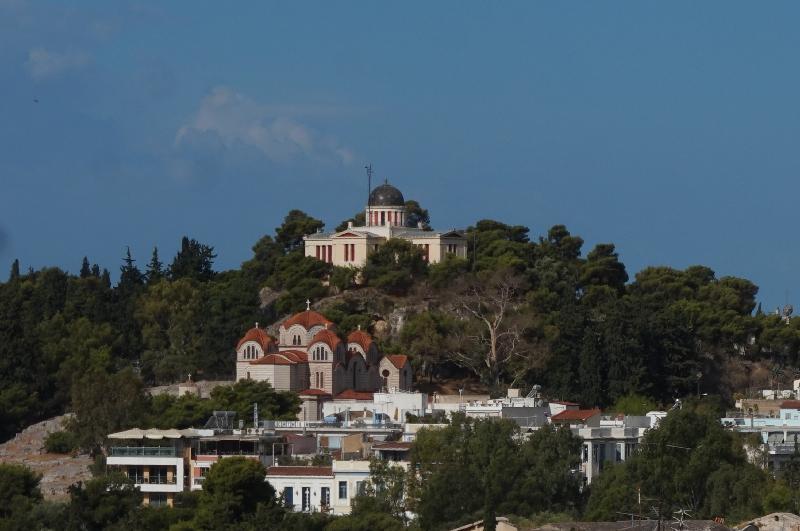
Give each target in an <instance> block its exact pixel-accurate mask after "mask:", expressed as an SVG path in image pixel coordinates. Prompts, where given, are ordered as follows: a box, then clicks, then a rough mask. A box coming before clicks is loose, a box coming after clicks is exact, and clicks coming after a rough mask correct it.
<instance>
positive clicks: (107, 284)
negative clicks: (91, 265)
mask: <svg viewBox="0 0 800 531" xmlns="http://www.w3.org/2000/svg"><path fill="white" fill-rule="evenodd" d="M100 278H101V279H102V281H103V285H104V286H105V287H106V288H108V289H111V273H109V272H108V269H106V268H103V274H102V275H101V276H100Z"/></svg>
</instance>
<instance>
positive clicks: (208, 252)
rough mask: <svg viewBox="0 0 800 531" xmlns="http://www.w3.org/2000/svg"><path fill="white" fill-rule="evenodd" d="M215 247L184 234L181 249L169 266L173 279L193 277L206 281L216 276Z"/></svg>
mask: <svg viewBox="0 0 800 531" xmlns="http://www.w3.org/2000/svg"><path fill="white" fill-rule="evenodd" d="M216 257H217V255H216V254H214V248H213V247H211V246H210V245H204V244H202V243H200V242H198V241H197V240H195V239H189V238H188V237H186V236H184V237H183V239H182V240H181V250H180V251H178V254H177V255H175V259H174V260H173V261H172V265H171V266H170V267H169V276H170V278H171V279H172V280H177V279H179V278H191V279H194V280H199V281H201V282H205V281H207V280H211V278H212V277H213V276H214V269H213V266H214V258H216Z"/></svg>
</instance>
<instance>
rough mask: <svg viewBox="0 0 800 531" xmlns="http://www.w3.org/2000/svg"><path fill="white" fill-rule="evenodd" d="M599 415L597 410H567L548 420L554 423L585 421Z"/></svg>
mask: <svg viewBox="0 0 800 531" xmlns="http://www.w3.org/2000/svg"><path fill="white" fill-rule="evenodd" d="M599 414H600V410H599V409H567V410H566V411H562V412H561V413H559V414H557V415H553V416H552V417H550V420H552V421H555V422H558V421H561V420H567V421H569V420H587V419H590V418H592V417H594V416H595V415H599Z"/></svg>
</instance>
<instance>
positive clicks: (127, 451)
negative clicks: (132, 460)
mask: <svg viewBox="0 0 800 531" xmlns="http://www.w3.org/2000/svg"><path fill="white" fill-rule="evenodd" d="M177 454H178V453H177V452H176V451H175V448H172V447H171V446H112V447H111V448H110V451H109V454H108V455H110V456H112V457H176V456H177Z"/></svg>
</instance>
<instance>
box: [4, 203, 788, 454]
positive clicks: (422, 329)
mask: <svg viewBox="0 0 800 531" xmlns="http://www.w3.org/2000/svg"><path fill="white" fill-rule="evenodd" d="M415 204H416V203H415ZM415 208H416V209H419V211H420V212H422V213H423V214H420V215H422V216H423V218H424V216H426V215H427V214H426V212H425V211H424V209H421V207H419V205H418V204H416V206H415ZM322 225H323V224H322V222H321V221H319V220H317V219H314V218H313V217H311V216H308V215H307V214H305V213H303V212H300V211H297V210H293V211H291V212H290V213H289V214H288V215H287V216H286V219H285V221H284V223H283V224H282V225H281V226H280V227H278V228H277V229H276V230H275V233H274V235H267V236H264V237H262V238H261V239H259V241H257V242H256V243H255V245H254V246H253V256H252V258H251V259H250V260H247V261H246V262H244V263H243V264H242V266H241V268H239V269H236V270H229V271H222V272H218V271H215V270H214V267H213V264H214V259H215V258H216V254H215V252H214V248H213V247H212V246H211V245H208V244H205V243H201V242H198V241H196V240H194V239H191V238H189V237H186V238H184V239H183V240H182V242H181V245H180V248H179V250H178V252H177V253H176V254H175V255H174V258H173V259H172V260H171V262H170V263H169V264H168V265H165V264H164V263H163V262H162V261H161V258H160V255H159V252H158V249H154V250H153V253H152V256H151V258H150V260H149V261H148V262H147V264H146V265H144V266H143V267H140V266H139V265H137V264H138V263H137V261H136V259H135V258H134V257H133V256H132V255H131V254H130V252H129V253H128V255H127V256H126V258H125V259H124V260H123V262H122V264H121V267H120V278H119V281H118V282H117V283H116V284H114V285H112V283H111V280H110V274H109V272H108V271H107V270H104V269H102V268H101V267H100V266H99V265H97V264H92V263H91V262H90V261H89V259H88V258H85V259H84V260H83V263H82V264H81V266H80V268H79V270H78V273H77V274H71V273H68V272H66V271H63V270H61V269H58V268H44V269H41V270H38V271H35V270H29V271H28V272H22V271H21V270H20V266H19V263H18V262H14V264H13V265H12V270H11V275H10V277H9V279H8V281H7V282H4V283H2V284H0V323H1V324H0V360H1V361H0V380H2V381H0V389H2V391H1V392H0V416H2V419H0V420H2V421H3V422H2V424H0V426H2V428H1V430H2V433H0V439H6V438H8V437H10V436H11V435H13V434H14V433H16V432H17V431H19V430H20V429H21V428H23V427H25V426H27V425H29V424H31V423H33V422H36V421H38V420H41V419H44V418H48V417H51V416H55V415H58V414H62V413H64V412H65V411H68V410H77V409H80V408H81V407H82V406H84V407H85V406H86V405H87V404H92V403H93V402H92V401H93V400H95V399H98V400H99V399H101V398H102V400H103V401H104V404H107V405H108V406H109V411H110V412H109V413H108V415H107V418H106V424H105V426H106V427H108V428H109V429H108V431H113V430H114V429H117V428H118V427H123V426H125V425H126V424H127V423H129V422H130V418H133V417H135V415H136V414H137V411H136V408H137V407H139V406H137V404H136V400H135V397H136V396H138V393H139V392H140V391H141V389H142V388H143V387H145V386H156V385H169V384H172V383H175V382H179V381H183V380H185V379H186V377H187V375H189V374H191V375H192V377H193V379H195V380H200V379H204V380H214V379H218V380H231V379H233V374H234V369H233V366H234V356H233V351H234V347H235V345H236V342H237V340H238V339H239V338H240V337H241V335H242V334H243V333H244V332H245V331H246V330H247V329H249V328H250V327H252V326H253V323H255V322H260V323H263V324H264V325H267V324H270V325H273V324H274V323H278V322H280V321H281V319H282V318H283V317H284V316H286V315H289V314H291V313H293V312H296V311H299V310H302V309H304V308H305V306H306V300H309V301H310V302H311V304H312V305H313V307H314V308H315V309H317V310H319V311H321V312H323V313H324V314H325V316H326V317H327V318H328V319H330V320H331V321H333V322H334V323H335V324H336V328H337V330H339V332H340V333H342V334H347V333H348V332H349V331H351V330H354V329H355V328H357V327H359V326H360V327H362V329H365V330H368V331H369V332H370V333H371V334H373V335H374V336H375V337H376V339H377V341H378V342H379V343H380V348H381V351H383V352H386V353H390V354H391V353H402V354H407V355H409V356H410V357H411V360H412V364H413V368H414V370H415V372H416V381H417V382H419V383H423V382H424V388H425V389H434V388H439V389H441V390H453V389H454V388H456V386H460V385H465V384H466V385H471V386H473V387H480V388H481V389H486V390H487V391H488V392H491V393H493V394H501V393H502V392H503V391H504V389H505V388H506V387H509V386H511V387H520V388H523V389H529V388H530V387H531V386H532V385H533V384H540V385H542V386H543V388H544V392H545V393H546V394H548V395H549V396H553V397H560V398H563V399H569V400H574V401H578V402H580V403H582V404H584V405H586V406H600V407H607V406H610V405H613V404H614V403H615V402H616V401H618V400H620V399H624V398H625V397H628V396H630V395H639V396H641V397H643V398H645V399H649V400H651V401H654V402H656V403H670V402H672V400H673V399H674V398H676V397H680V396H685V395H692V394H695V393H697V392H698V391H699V392H702V393H709V394H716V395H720V396H721V397H722V400H723V401H728V402H729V401H731V400H732V399H733V396H734V395H735V394H736V393H743V392H746V391H747V390H748V389H750V388H753V387H758V386H762V387H763V386H766V385H775V386H777V385H779V384H781V381H783V380H786V379H787V378H789V377H790V375H791V374H792V370H793V367H796V366H797V364H798V349H800V320H798V319H797V318H795V317H793V316H791V315H790V314H789V313H787V314H786V315H766V314H764V313H763V312H761V311H760V308H759V307H758V306H757V303H756V295H757V292H758V288H757V286H755V285H754V284H753V283H752V282H750V281H748V280H746V279H741V278H734V277H717V275H716V274H715V273H714V271H712V270H711V269H709V268H707V267H704V266H699V265H698V266H692V267H689V268H687V269H685V270H678V269H673V268H669V267H664V266H659V267H649V268H645V269H644V270H642V271H639V272H638V273H636V274H635V275H634V276H632V277H631V276H630V275H629V273H628V271H627V270H626V267H625V265H624V264H623V263H622V262H621V261H620V260H619V256H618V254H617V252H616V248H615V246H614V245H613V244H611V243H605V244H599V245H597V246H595V247H594V248H593V249H590V250H588V252H587V251H585V250H584V249H583V240H582V239H581V238H580V237H579V236H576V235H573V234H571V233H570V232H569V231H568V230H567V228H566V227H564V226H561V225H556V226H554V227H552V228H551V229H549V230H548V231H546V233H545V234H543V235H541V236H538V237H532V236H531V234H530V230H529V229H528V228H527V227H524V226H512V225H507V224H504V223H502V222H500V221H493V220H480V221H478V222H476V223H475V224H474V225H473V226H471V227H468V228H467V229H466V230H465V231H463V232H461V233H460V234H463V238H464V241H465V242H467V247H466V256H465V257H463V256H458V255H457V254H445V255H443V257H442V260H441V261H439V262H438V263H430V262H429V261H428V260H427V255H426V254H425V250H424V249H423V248H421V247H420V246H419V245H416V244H414V243H413V242H410V241H406V240H402V239H393V238H390V239H388V240H386V241H385V243H384V244H383V245H381V246H379V247H378V248H376V249H375V250H374V252H371V254H370V255H369V256H368V258H367V259H366V261H365V262H364V264H363V265H362V266H360V267H349V266H348V267H342V266H337V265H334V264H332V263H329V262H325V261H323V260H320V259H317V258H316V257H314V256H306V253H305V252H304V240H303V236H304V235H306V234H311V233H317V232H318V231H319V230H320V228H321V227H322ZM344 226H345V227H347V224H346V223H345V224H344ZM451 380H453V381H457V382H458V383H457V384H455V385H454V384H453V383H451ZM123 404H129V405H130V407H123ZM112 406H115V407H112ZM142 407H144V406H142ZM117 410H119V411H122V412H124V413H122V412H121V413H119V414H116V413H112V412H113V411H117Z"/></svg>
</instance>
